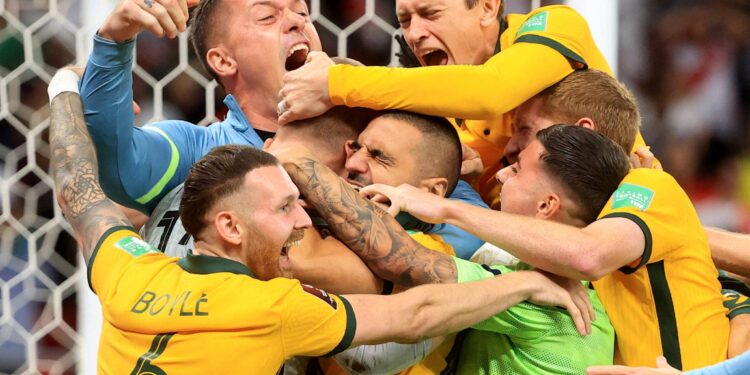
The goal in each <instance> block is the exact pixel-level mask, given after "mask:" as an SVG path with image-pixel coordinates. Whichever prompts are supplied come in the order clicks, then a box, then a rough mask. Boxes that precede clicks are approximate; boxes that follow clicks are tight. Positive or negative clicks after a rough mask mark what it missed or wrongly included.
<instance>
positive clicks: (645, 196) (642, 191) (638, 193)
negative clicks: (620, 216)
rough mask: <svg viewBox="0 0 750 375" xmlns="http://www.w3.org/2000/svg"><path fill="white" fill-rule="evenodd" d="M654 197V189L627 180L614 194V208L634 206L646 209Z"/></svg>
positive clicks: (642, 209) (641, 209)
mask: <svg viewBox="0 0 750 375" xmlns="http://www.w3.org/2000/svg"><path fill="white" fill-rule="evenodd" d="M653 199H654V191H653V190H651V189H647V188H645V187H643V186H638V185H633V184H630V183H627V182H626V183H623V184H622V185H620V187H619V188H617V190H615V193H614V194H612V209H613V210H614V209H617V208H627V207H633V208H637V209H639V210H640V211H646V210H647V209H648V207H649V206H650V205H651V201H652V200H653Z"/></svg>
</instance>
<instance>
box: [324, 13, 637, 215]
mask: <svg viewBox="0 0 750 375" xmlns="http://www.w3.org/2000/svg"><path fill="white" fill-rule="evenodd" d="M496 50H497V53H496V54H495V55H494V56H492V57H491V58H490V59H489V60H487V62H485V63H484V64H483V65H475V66H468V65H453V66H430V67H421V68H418V69H409V68H387V67H355V66H351V65H343V64H341V65H335V66H333V67H331V68H330V70H329V84H328V88H329V96H330V99H331V101H332V102H333V104H336V105H348V106H350V107H357V106H359V107H368V108H373V109H391V108H398V109H403V110H408V111H413V112H419V113H427V114H431V115H436V116H444V117H450V118H454V119H456V120H454V121H453V122H454V125H456V126H457V129H458V132H459V136H460V138H461V142H462V143H464V144H466V145H468V146H470V147H471V148H473V149H474V150H476V151H477V152H478V153H479V154H480V156H481V158H482V163H483V164H484V167H485V170H484V172H483V173H482V174H481V175H480V176H479V177H477V178H476V179H475V180H474V181H472V185H473V186H474V188H475V189H477V191H478V192H479V193H480V194H481V196H482V199H484V201H485V202H487V203H488V204H489V205H490V206H491V207H492V208H496V209H497V208H499V191H500V187H499V186H498V183H497V181H496V180H495V173H496V172H497V171H498V170H499V169H500V168H501V166H502V163H501V159H502V156H503V150H504V149H505V145H506V144H507V143H508V140H509V139H510V137H511V136H512V135H513V112H512V110H513V109H515V108H516V107H518V105H520V104H521V103H523V102H525V101H526V100H528V99H531V98H532V97H533V96H534V95H536V94H538V93H540V92H541V91H542V90H544V89H546V88H547V87H549V86H552V85H553V84H555V83H557V82H559V81H560V80H562V79H563V78H565V77H566V76H567V75H568V74H570V73H572V72H573V71H574V70H575V69H584V68H587V67H588V68H592V69H598V70H601V71H604V72H606V73H608V74H609V75H612V70H611V69H610V67H609V64H607V61H606V60H605V59H604V56H603V55H602V53H601V52H600V51H599V49H598V48H597V46H596V43H595V42H594V39H593V37H592V35H591V31H590V30H589V27H588V24H587V23H586V20H585V19H584V18H583V17H582V16H581V15H580V14H579V13H578V12H576V11H575V10H574V9H573V8H571V7H568V6H564V5H551V6H545V7H540V8H537V9H535V10H534V11H532V12H530V13H528V14H509V15H508V16H506V17H505V19H504V22H501V29H500V35H499V37H498V46H497V49H496ZM498 113H503V114H502V115H501V116H497V114H498ZM460 119H464V120H460ZM643 145H645V143H644V141H643V138H642V137H641V135H640V133H639V134H638V136H637V137H636V142H635V146H636V147H638V146H643Z"/></svg>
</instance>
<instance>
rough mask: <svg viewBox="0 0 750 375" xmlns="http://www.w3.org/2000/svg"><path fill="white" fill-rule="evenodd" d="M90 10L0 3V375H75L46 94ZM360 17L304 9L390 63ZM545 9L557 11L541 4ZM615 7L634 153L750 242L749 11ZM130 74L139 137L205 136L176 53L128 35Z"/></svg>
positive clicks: (367, 56)
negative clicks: (635, 126) (636, 131)
mask: <svg viewBox="0 0 750 375" xmlns="http://www.w3.org/2000/svg"><path fill="white" fill-rule="evenodd" d="M591 1H602V0H591ZM92 3H107V2H102V1H86V0H58V1H55V0H5V1H0V181H1V183H0V193H1V194H2V196H1V199H0V204H1V207H2V211H1V212H0V231H1V232H0V302H1V306H0V373H22V372H31V373H37V372H40V373H75V372H77V371H76V365H77V361H78V358H79V356H80V355H81V353H80V349H78V346H77V343H78V342H79V340H80V338H79V336H78V333H77V327H78V324H77V316H76V297H77V292H78V291H79V290H80V288H81V286H80V284H81V283H80V282H79V281H80V279H81V278H82V276H83V275H84V274H82V273H81V270H80V269H78V268H77V267H76V264H77V261H78V256H77V255H76V249H75V241H74V240H73V239H72V238H71V236H70V235H69V233H68V229H69V228H68V227H67V225H66V224H65V223H64V222H63V220H62V218H61V216H60V214H59V210H58V209H57V208H56V207H55V206H54V204H53V192H52V188H51V186H52V184H53V183H52V180H51V179H50V177H49V175H48V170H49V147H48V144H47V136H48V130H47V128H48V125H49V124H48V114H49V110H48V107H47V93H46V88H47V82H48V81H49V78H50V77H51V75H52V74H54V72H55V71H56V69H58V68H60V67H62V66H65V65H67V64H76V63H78V64H81V63H83V62H85V57H86V53H87V48H88V46H89V45H90V41H89V40H88V39H89V37H88V35H89V34H90V33H91V32H93V30H91V29H90V28H91V26H90V25H89V20H87V18H90V17H91V15H90V14H91V12H92V10H91V9H89V8H87V7H89V6H91V4H92ZM110 3H112V1H110ZM372 3H374V5H373V4H371V5H370V6H374V15H375V17H363V15H364V14H365V11H366V1H365V0H339V1H334V0H325V1H319V2H316V4H317V6H319V9H320V14H321V15H322V17H323V18H319V19H318V20H317V21H316V24H317V26H318V30H319V34H320V36H321V39H322V41H323V46H324V49H325V51H326V52H328V54H329V55H341V54H342V52H344V51H345V52H346V54H347V55H348V57H351V58H354V59H356V60H359V61H361V62H363V63H365V64H367V65H389V64H391V63H392V62H395V61H396V60H395V59H394V58H393V52H395V51H394V50H393V49H394V48H397V47H396V44H395V43H394V41H393V38H392V33H393V31H394V30H395V29H396V28H397V27H398V24H397V22H396V18H395V7H394V1H392V0H388V1H384V0H378V1H374V2H372ZM553 3H562V1H542V4H543V5H547V4H553ZM100 6H101V5H100ZM111 6H112V5H111V4H109V5H108V6H106V5H105V6H104V8H103V9H104V12H107V11H108V10H109V9H110V8H111ZM618 6H619V34H618V38H619V48H618V56H619V58H618V60H619V61H617V62H615V63H613V65H617V70H618V72H619V73H618V78H619V79H620V80H622V81H623V82H625V83H626V84H627V85H628V87H629V88H631V89H632V90H633V91H634V92H635V93H636V95H637V96H638V99H639V102H640V105H641V110H642V114H643V134H644V137H645V138H646V141H647V142H648V143H649V144H650V145H651V146H652V150H653V151H654V153H655V154H656V156H657V157H659V158H660V159H661V161H662V163H663V165H664V168H665V170H667V171H668V172H670V173H671V174H672V175H674V176H675V178H677V180H678V181H679V182H680V184H681V185H682V186H683V187H684V188H685V189H686V190H687V192H688V194H689V195H690V197H691V198H692V200H693V202H694V203H695V205H696V208H697V210H698V213H699V215H700V217H701V219H702V220H703V222H704V224H705V225H710V226H717V227H721V228H725V229H729V230H733V231H740V232H750V37H748V35H750V0H701V1H698V0H695V1H689V0H627V1H619V5H618ZM505 7H506V12H511V13H518V12H524V13H525V12H528V11H529V10H530V7H531V5H530V2H529V1H526V0H507V1H506V5H505ZM95 11H98V10H95ZM104 15H106V13H105V14H104ZM104 15H101V14H99V15H98V17H99V18H98V19H101V18H102V17H104ZM87 25H88V26H87ZM95 26H96V25H94V26H93V27H94V29H95ZM87 28H88V29H87ZM341 30H344V31H343V33H342V32H341ZM84 36H85V38H84ZM182 38H183V39H184V37H182ZM180 56H187V57H182V58H181V57H180ZM137 65H138V67H137V68H136V70H135V73H136V78H135V80H134V87H133V89H134V93H135V99H136V101H137V102H138V103H139V104H140V106H141V108H142V110H143V113H142V114H141V115H140V116H139V117H138V122H139V125H141V124H144V123H147V122H150V121H153V120H157V119H163V118H173V119H184V120H187V121H191V122H195V123H201V124H206V123H210V122H212V121H214V120H215V119H216V118H222V116H223V114H224V113H225V108H224V107H223V104H222V98H223V97H224V93H223V92H221V89H220V88H218V87H217V86H216V85H215V84H210V83H209V78H208V75H207V74H206V73H205V72H204V71H203V69H202V68H201V67H200V63H199V62H198V60H197V59H196V58H195V57H194V56H193V52H192V49H189V48H186V44H185V43H184V41H183V42H180V40H167V39H159V38H156V37H153V36H151V35H150V34H143V35H141V36H140V37H139V39H138V44H137ZM71 349H75V350H71Z"/></svg>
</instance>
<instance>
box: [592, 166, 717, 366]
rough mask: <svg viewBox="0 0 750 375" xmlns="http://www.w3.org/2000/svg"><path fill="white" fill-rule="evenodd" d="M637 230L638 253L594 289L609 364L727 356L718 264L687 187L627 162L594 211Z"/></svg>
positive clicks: (693, 362)
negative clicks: (613, 335) (640, 238)
mask: <svg viewBox="0 0 750 375" xmlns="http://www.w3.org/2000/svg"><path fill="white" fill-rule="evenodd" d="M612 217H621V218H626V219H628V220H631V221H633V222H634V223H635V224H637V225H638V226H639V227H640V228H641V230H642V231H643V235H644V238H645V242H646V244H645V248H644V250H643V255H642V256H641V257H640V258H639V259H637V260H636V261H634V262H633V263H631V264H628V265H625V266H623V267H622V268H620V269H619V270H617V271H613V272H611V273H610V274H609V275H607V276H605V277H603V278H602V279H601V280H599V281H595V282H594V288H595V289H596V291H597V293H598V294H599V298H600V299H601V301H602V303H603V304H604V307H605V309H606V311H607V314H608V315H609V319H610V320H611V321H612V325H613V326H614V327H615V332H617V347H616V350H615V363H618V364H624V365H628V366H648V367H652V366H653V364H654V358H655V357H656V356H658V355H664V356H665V357H666V358H667V360H668V361H669V363H670V364H671V365H672V366H674V367H676V368H678V369H681V370H690V369H694V368H699V367H705V366H708V365H712V364H715V363H717V362H720V361H723V360H724V359H726V356H727V343H728V339H729V321H728V320H727V317H726V316H725V315H726V309H725V308H724V306H723V305H722V302H723V297H722V294H721V285H720V284H719V281H718V280H717V276H718V271H717V270H716V267H715V266H714V264H713V261H712V260H711V251H710V249H709V247H708V240H707V237H706V233H705V232H704V230H703V226H702V225H701V223H700V221H699V220H698V215H697V214H696V212H695V209H694V208H693V205H692V203H691V202H690V199H689V198H688V196H687V194H685V192H684V191H683V190H682V188H680V186H679V185H678V184H677V182H676V181H675V180H674V178H672V176H670V175H669V174H667V173H666V172H664V171H660V170H655V169H645V168H639V169H633V170H631V171H630V173H629V174H628V175H627V176H626V177H625V178H624V179H623V181H622V182H621V183H620V186H619V187H618V188H617V190H616V191H615V192H614V194H612V197H610V199H609V201H608V202H607V204H606V205H605V207H604V209H603V210H602V212H601V213H600V215H599V219H604V218H612Z"/></svg>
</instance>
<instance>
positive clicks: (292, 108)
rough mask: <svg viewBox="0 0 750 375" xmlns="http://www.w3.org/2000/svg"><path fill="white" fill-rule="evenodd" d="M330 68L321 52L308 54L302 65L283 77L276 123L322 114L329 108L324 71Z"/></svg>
mask: <svg viewBox="0 0 750 375" xmlns="http://www.w3.org/2000/svg"><path fill="white" fill-rule="evenodd" d="M332 65H334V63H333V60H331V58H330V57H328V55H326V54H325V52H320V51H311V52H310V53H309V54H308V55H307V61H306V62H305V65H302V66H301V67H300V68H298V69H296V70H293V71H291V72H287V73H286V74H284V87H283V88H282V89H281V91H280V92H279V98H280V101H279V105H278V108H277V111H278V115H279V124H281V125H284V124H288V123H290V122H292V121H295V120H302V119H306V118H310V117H315V116H318V115H322V114H323V113H325V112H326V111H327V110H329V109H331V107H333V103H331V98H330V97H329V94H328V69H329V68H330V67H331V66H332Z"/></svg>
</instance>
